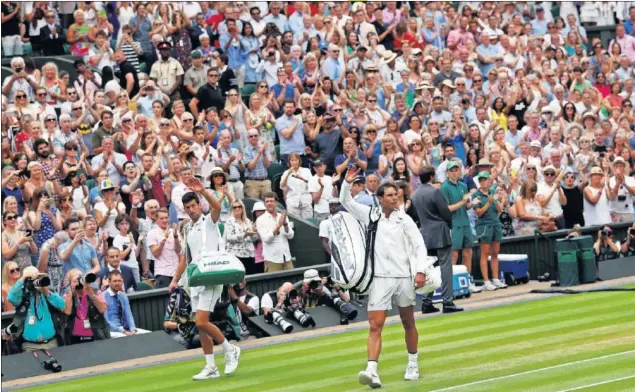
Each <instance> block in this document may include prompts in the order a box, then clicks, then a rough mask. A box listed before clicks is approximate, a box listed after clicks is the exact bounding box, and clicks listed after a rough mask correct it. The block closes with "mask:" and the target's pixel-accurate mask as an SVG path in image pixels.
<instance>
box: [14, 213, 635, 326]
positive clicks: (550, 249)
mask: <svg viewBox="0 0 635 392" xmlns="http://www.w3.org/2000/svg"><path fill="white" fill-rule="evenodd" d="M630 226H631V225H630V224H628V223H621V224H616V225H611V227H612V228H613V233H614V234H613V235H614V236H615V238H617V239H621V238H624V237H625V236H626V232H627V230H628V228H629V227H630ZM601 229H602V228H601V227H600V226H593V227H587V228H583V229H582V232H583V233H584V234H589V235H592V236H593V237H594V238H595V236H596V235H597V232H598V231H599V230H601ZM568 233H569V231H568V230H559V231H555V232H551V233H544V234H538V235H529V236H519V237H508V238H503V241H502V242H501V253H503V254H527V255H528V256H529V274H530V276H531V278H532V279H536V277H537V276H538V275H542V274H544V273H545V272H550V273H552V276H553V268H554V265H553V263H554V251H555V243H556V240H557V239H559V238H563V237H564V236H566V234H568ZM474 248H475V249H474V252H473V257H472V266H473V270H472V271H473V275H474V276H475V277H476V278H478V277H479V276H480V267H479V259H480V252H479V249H478V244H477V243H474ZM313 260H314V261H317V264H315V265H313V266H308V267H302V268H295V269H292V270H289V271H281V272H271V273H266V274H256V275H250V276H247V278H246V280H247V288H248V289H249V291H251V292H252V293H254V294H256V295H258V296H262V295H263V294H264V293H266V292H268V291H272V290H276V289H277V288H278V287H280V285H281V284H282V283H284V282H297V281H299V280H301V279H302V277H303V275H304V271H306V270H307V269H310V268H315V269H317V270H319V271H321V272H326V271H328V270H329V268H330V265H329V264H323V263H319V261H321V260H322V255H321V254H320V255H315V257H314V258H313ZM128 298H129V300H130V307H131V309H132V314H133V315H134V317H135V323H136V324H137V326H138V327H139V328H143V329H148V330H152V331H157V330H161V329H162V328H163V317H164V314H165V308H166V305H167V301H168V291H167V289H156V290H149V291H142V292H138V293H131V294H128ZM12 318H13V312H5V313H2V328H5V327H6V326H7V325H9V324H10V322H11V319H12Z"/></svg>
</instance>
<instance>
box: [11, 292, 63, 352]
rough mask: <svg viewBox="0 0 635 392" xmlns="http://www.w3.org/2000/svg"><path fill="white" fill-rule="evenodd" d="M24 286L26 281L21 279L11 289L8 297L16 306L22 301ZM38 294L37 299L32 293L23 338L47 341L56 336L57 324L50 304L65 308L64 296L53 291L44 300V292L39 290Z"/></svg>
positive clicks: (31, 340) (35, 341)
mask: <svg viewBox="0 0 635 392" xmlns="http://www.w3.org/2000/svg"><path fill="white" fill-rule="evenodd" d="M23 287H24V282H23V281H21V280H19V281H18V282H17V283H16V284H15V285H13V287H11V290H9V295H8V296H7V298H8V299H9V302H11V304H13V306H15V307H16V308H17V307H18V306H20V304H21V303H22V299H23V295H22V293H23V290H22V289H23ZM37 294H39V295H38V296H37V301H36V294H35V293H31V294H30V295H31V304H30V306H29V310H28V311H27V314H26V318H25V319H24V331H23V333H22V338H23V339H24V340H26V341H28V342H32V343H38V342H45V341H47V340H51V339H53V338H54V337H55V326H54V324H53V318H52V317H51V312H50V311H49V306H48V305H49V304H50V305H51V306H53V307H54V308H56V309H58V310H60V311H62V310H64V298H62V297H60V295H59V294H57V293H54V292H52V291H51V293H50V294H49V296H48V298H47V299H46V301H43V299H44V294H42V293H40V292H37ZM46 302H48V304H47V303H46ZM60 332H61V331H60Z"/></svg>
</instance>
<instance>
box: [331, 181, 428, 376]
mask: <svg viewBox="0 0 635 392" xmlns="http://www.w3.org/2000/svg"><path fill="white" fill-rule="evenodd" d="M358 173H359V169H357V170H354V169H349V170H348V172H347V173H346V177H345V181H344V182H343V184H342V189H341V192H340V202H341V204H342V206H343V207H344V208H345V209H346V211H348V212H349V213H350V214H351V215H353V216H354V217H355V219H357V220H358V221H359V222H361V223H362V224H363V225H364V226H366V227H368V225H369V223H370V212H371V207H369V206H365V205H363V204H360V203H358V202H356V201H355V200H354V199H353V197H352V195H351V184H352V183H353V181H354V180H355V178H356V176H357V174H358ZM376 194H377V197H378V198H379V203H380V208H381V218H379V221H378V223H377V232H376V240H375V244H374V249H373V250H372V252H373V256H374V279H373V280H372V283H371V285H370V288H369V291H368V298H369V299H368V322H369V324H370V331H369V336H368V365H367V367H366V370H364V371H361V372H359V374H358V379H359V382H360V383H361V384H362V385H369V386H370V387H371V388H379V387H381V381H380V379H379V375H378V372H377V361H378V359H379V354H380V352H381V332H382V329H383V327H384V322H385V320H386V314H387V311H388V310H390V309H392V302H395V304H396V305H397V307H398V308H399V316H400V317H401V323H402V325H403V328H404V330H405V333H406V347H407V349H408V365H407V367H406V373H405V376H404V379H405V380H407V381H408V380H417V379H418V378H419V365H418V350H417V345H418V344H417V343H418V339H419V335H418V333H417V328H416V325H415V319H414V305H415V299H416V294H415V288H420V287H423V286H424V285H426V280H428V279H429V277H428V275H431V267H432V264H433V263H434V259H429V258H428V257H427V256H428V255H427V250H426V246H425V243H424V241H423V237H422V236H421V233H420V232H419V229H418V228H417V225H416V224H415V223H414V221H413V220H412V218H410V217H409V216H408V215H406V214H403V213H401V212H400V211H399V208H398V206H399V199H398V196H397V187H396V186H395V185H394V184H392V183H385V184H382V185H381V186H380V187H379V189H378V190H377V193H376ZM373 208H375V207H373Z"/></svg>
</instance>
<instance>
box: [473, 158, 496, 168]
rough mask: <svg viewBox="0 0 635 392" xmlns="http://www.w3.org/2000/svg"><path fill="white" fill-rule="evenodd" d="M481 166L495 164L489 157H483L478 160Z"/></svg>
mask: <svg viewBox="0 0 635 392" xmlns="http://www.w3.org/2000/svg"><path fill="white" fill-rule="evenodd" d="M476 166H479V167H494V165H493V164H492V163H491V162H490V161H489V159H487V158H481V159H479V160H478V165H476Z"/></svg>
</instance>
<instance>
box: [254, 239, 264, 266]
mask: <svg viewBox="0 0 635 392" xmlns="http://www.w3.org/2000/svg"><path fill="white" fill-rule="evenodd" d="M254 259H255V262H256V264H259V263H262V262H264V261H265V258H264V257H263V255H262V241H261V240H258V241H256V242H254Z"/></svg>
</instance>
